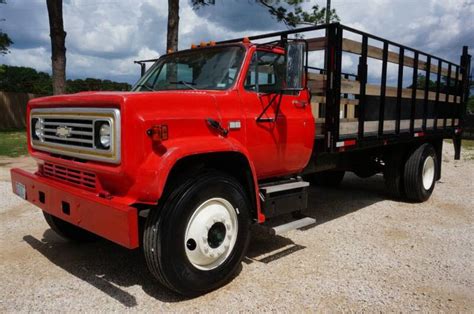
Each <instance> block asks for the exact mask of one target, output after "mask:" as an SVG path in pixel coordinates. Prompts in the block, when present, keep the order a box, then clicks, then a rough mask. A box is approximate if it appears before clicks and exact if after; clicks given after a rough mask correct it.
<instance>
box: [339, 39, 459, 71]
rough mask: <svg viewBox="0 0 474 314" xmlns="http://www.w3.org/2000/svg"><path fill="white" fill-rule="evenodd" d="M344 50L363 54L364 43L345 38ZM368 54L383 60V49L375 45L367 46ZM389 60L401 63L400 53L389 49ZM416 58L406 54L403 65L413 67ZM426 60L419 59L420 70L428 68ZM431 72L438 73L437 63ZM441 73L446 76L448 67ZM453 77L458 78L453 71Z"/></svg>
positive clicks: (343, 41) (431, 68)
mask: <svg viewBox="0 0 474 314" xmlns="http://www.w3.org/2000/svg"><path fill="white" fill-rule="evenodd" d="M342 50H343V51H346V52H350V53H355V54H361V53H362V44H361V43H360V42H358V41H355V40H352V39H348V38H344V39H343V40H342ZM367 56H369V57H370V58H374V59H378V60H382V58H383V49H381V48H378V47H374V46H368V47H367ZM387 61H388V62H390V63H395V64H398V63H399V55H398V53H396V52H393V51H389V52H388V58H387ZM414 61H415V60H414V59H413V58H411V57H407V56H405V57H404V58H403V65H405V66H407V67H411V68H412V67H413V66H414ZM426 66H427V64H426V62H424V61H418V69H420V70H426ZM430 72H432V73H438V66H437V65H436V64H431V66H430ZM441 74H442V75H444V76H448V74H449V73H448V69H446V68H441ZM451 78H454V79H456V73H455V72H454V73H451ZM459 80H462V77H461V75H460V76H459Z"/></svg>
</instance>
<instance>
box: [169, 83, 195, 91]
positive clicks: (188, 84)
mask: <svg viewBox="0 0 474 314" xmlns="http://www.w3.org/2000/svg"><path fill="white" fill-rule="evenodd" d="M170 84H181V85H184V86H186V87H188V88H191V89H194V90H196V88H195V87H193V86H192V85H196V83H193V82H185V81H177V82H170Z"/></svg>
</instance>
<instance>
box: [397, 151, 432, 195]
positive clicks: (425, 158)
mask: <svg viewBox="0 0 474 314" xmlns="http://www.w3.org/2000/svg"><path fill="white" fill-rule="evenodd" d="M429 159H432V160H429ZM430 161H432V162H433V164H434V166H433V175H432V177H433V179H432V180H431V175H426V178H428V179H429V180H427V181H428V183H427V184H426V186H425V184H424V183H423V177H424V174H423V173H424V165H425V162H427V163H429V162H430ZM427 168H430V167H427ZM438 169H439V167H438V157H437V155H436V151H435V149H434V147H433V146H432V145H431V144H427V143H426V144H423V145H421V146H420V147H418V148H417V149H416V150H414V151H413V152H412V153H411V154H410V156H409V157H408V159H407V161H406V163H405V170H404V178H403V182H404V185H405V193H406V196H407V198H408V199H409V200H411V201H414V202H424V201H426V200H427V199H428V198H429V197H430V196H431V193H433V190H434V187H435V184H436V178H438V173H437V172H438ZM427 173H428V172H427ZM428 186H429V188H428Z"/></svg>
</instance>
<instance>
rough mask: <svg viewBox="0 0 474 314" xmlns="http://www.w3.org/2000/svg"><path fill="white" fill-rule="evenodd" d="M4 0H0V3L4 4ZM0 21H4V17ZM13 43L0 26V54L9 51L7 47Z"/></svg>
mask: <svg viewBox="0 0 474 314" xmlns="http://www.w3.org/2000/svg"><path fill="white" fill-rule="evenodd" d="M6 3H7V1H6V0H0V4H6ZM0 21H5V19H1V18H0ZM11 45H13V41H12V40H11V39H10V37H8V34H7V33H4V32H3V31H2V29H1V28H0V55H5V54H7V53H9V52H10V50H8V47H10V46H11Z"/></svg>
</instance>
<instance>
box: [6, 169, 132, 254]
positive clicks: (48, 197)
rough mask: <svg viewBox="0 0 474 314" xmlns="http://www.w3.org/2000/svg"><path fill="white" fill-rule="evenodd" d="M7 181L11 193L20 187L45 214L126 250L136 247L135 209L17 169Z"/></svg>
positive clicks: (27, 197)
mask: <svg viewBox="0 0 474 314" xmlns="http://www.w3.org/2000/svg"><path fill="white" fill-rule="evenodd" d="M11 178H12V188H13V192H14V193H16V183H21V184H23V185H24V186H25V187H26V199H27V200H28V201H29V202H30V203H32V204H34V205H36V206H38V207H39V208H41V209H42V210H44V211H45V212H47V213H49V214H51V215H53V216H56V217H58V218H60V219H63V220H65V221H67V222H69V223H71V224H73V225H76V226H78V227H81V228H83V229H86V230H88V231H90V232H92V233H95V234H97V235H99V236H102V237H104V238H106V239H108V240H110V241H113V242H115V243H117V244H120V245H122V246H124V247H127V248H129V249H134V248H137V247H138V246H139V240H138V215H137V209H136V208H134V207H130V206H125V205H123V204H117V203H116V202H114V201H113V200H107V199H104V198H101V197H99V196H97V195H95V194H94V193H91V192H88V191H84V190H81V189H78V188H75V187H71V186H68V185H66V184H63V183H58V182H56V181H53V180H50V179H47V178H44V177H41V176H38V175H35V174H31V173H29V172H26V171H24V170H21V169H12V170H11ZM40 194H41V197H40ZM68 212H69V213H68Z"/></svg>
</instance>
